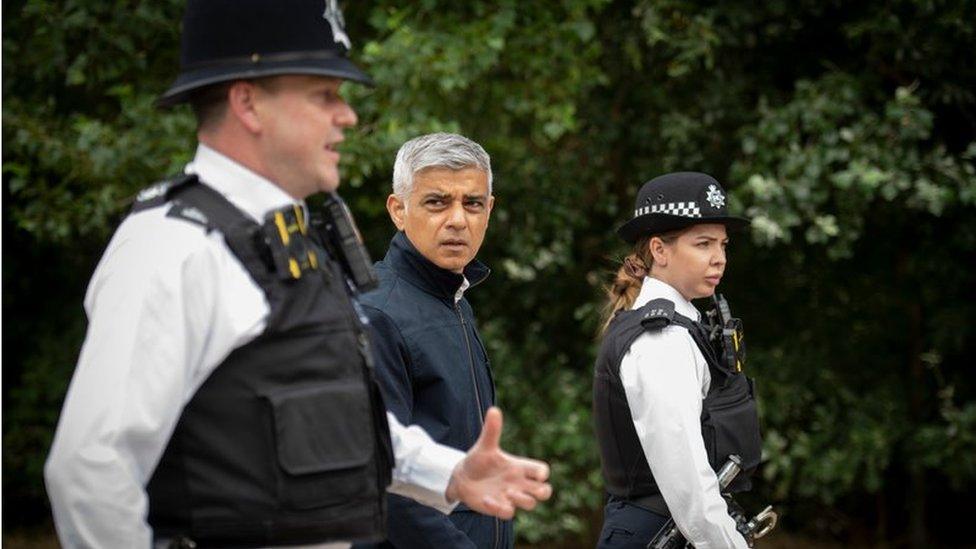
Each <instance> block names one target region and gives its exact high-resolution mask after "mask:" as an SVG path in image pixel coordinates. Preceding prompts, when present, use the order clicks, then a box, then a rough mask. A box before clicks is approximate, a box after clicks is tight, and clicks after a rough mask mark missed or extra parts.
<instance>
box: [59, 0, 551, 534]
mask: <svg viewBox="0 0 976 549" xmlns="http://www.w3.org/2000/svg"><path fill="white" fill-rule="evenodd" d="M183 25H184V29H183V30H184V34H183V47H182V56H181V65H182V67H181V73H180V75H179V77H178V78H177V80H176V82H175V83H174V84H173V86H172V87H171V88H170V89H169V90H168V91H167V92H166V93H165V94H164V95H163V96H162V97H161V99H160V104H161V105H163V106H169V105H174V104H178V103H181V102H189V103H190V104H191V105H192V107H193V109H194V112H195V114H196V116H197V120H198V133H197V136H198V141H199V146H198V148H197V151H196V155H195V157H194V159H193V161H192V162H191V163H190V164H189V165H188V166H187V168H186V173H185V175H183V176H181V177H178V178H174V179H171V180H169V181H165V182H162V183H159V184H157V185H153V186H151V187H148V188H147V189H145V190H144V191H142V192H141V193H140V194H139V196H138V197H137V199H136V203H135V205H134V207H133V210H132V213H131V214H130V215H129V216H128V218H127V219H126V220H125V221H124V222H123V223H122V225H121V226H120V227H119V229H118V231H117V232H116V233H115V235H114V237H113V238H112V241H111V242H110V243H109V245H108V248H107V249H106V251H105V254H104V255H103V257H102V259H101V261H100V263H99V265H98V267H97V269H96V271H95V273H94V275H93V277H92V280H91V283H90V285H89V287H88V292H87V295H86V297H85V309H86V312H87V313H88V316H89V329H88V333H87V336H86V339H85V343H84V346H83V348H82V351H81V356H80V357H79V360H78V366H77V369H76V371H75V374H74V377H73V379H72V382H71V386H70V388H69V391H68V395H67V398H66V400H65V404H64V409H63V411H62V414H61V418H60V422H59V425H58V430H57V433H56V435H55V440H54V443H53V445H52V448H51V454H50V456H49V458H48V462H47V465H46V467H45V478H46V482H47V488H48V492H49V494H50V497H51V503H52V509H53V512H54V518H55V524H56V526H57V529H58V534H59V537H60V539H61V542H62V544H63V545H64V546H65V547H150V546H153V545H155V546H167V545H175V546H185V547H190V546H199V547H204V546H234V547H268V546H284V545H298V544H302V545H312V544H314V545H315V546H317V547H326V546H327V545H326V543H328V542H345V541H349V540H376V539H381V538H382V537H383V533H384V522H385V508H384V505H383V495H384V492H385V490H386V489H387V488H388V489H389V490H391V491H394V492H396V493H399V494H402V495H406V496H408V497H411V498H414V499H416V500H418V501H420V502H422V503H425V504H427V505H430V506H432V507H435V508H438V509H439V510H441V511H443V512H448V511H449V510H450V509H452V508H453V506H454V505H456V504H457V502H458V501H460V502H463V503H465V504H466V505H468V506H470V507H472V508H475V509H478V510H479V511H480V512H485V513H489V514H495V515H498V516H501V517H504V518H509V517H510V516H511V515H512V514H513V513H514V509H515V507H522V508H531V507H533V506H534V505H535V503H536V501H537V500H540V499H546V498H547V497H548V496H549V493H550V491H551V489H550V487H549V486H548V485H547V484H546V483H545V480H546V477H547V475H548V469H547V468H546V466H545V465H544V464H541V463H538V462H533V461H530V460H523V459H520V458H512V457H510V456H507V455H506V454H504V453H502V452H501V451H500V450H499V448H498V437H499V435H500V429H501V418H500V414H499V412H498V411H497V410H492V411H491V413H490V414H489V416H488V417H487V418H486V424H485V429H484V430H483V432H482V436H481V438H480V439H479V440H478V443H476V444H475V446H474V447H472V449H471V450H470V451H469V452H468V453H467V455H465V454H463V453H461V452H459V451H457V450H454V449H451V448H447V447H443V446H440V445H437V444H435V443H433V442H432V441H431V440H430V438H429V437H428V436H427V435H426V433H424V432H423V431H422V430H421V429H419V428H417V427H409V428H406V427H403V426H402V425H401V424H399V423H398V422H397V421H396V420H395V418H393V417H392V416H390V415H389V414H388V413H387V412H386V410H385V408H384V406H383V403H382V400H381V398H380V397H379V392H378V391H377V388H376V385H375V382H374V378H373V372H372V365H371V356H370V353H369V340H368V335H369V334H368V326H366V325H365V324H364V322H363V317H362V315H361V314H360V312H359V309H358V306H357V304H356V303H355V300H354V298H353V296H352V295H351V293H352V290H353V288H354V286H355V284H352V283H350V281H351V279H352V277H350V276H348V275H349V273H348V272H347V270H344V269H343V268H341V267H340V264H339V261H338V259H339V257H338V253H337V250H338V248H337V247H336V246H330V245H329V241H328V240H327V239H325V238H323V237H322V236H321V235H320V234H318V232H317V231H316V230H315V226H314V221H313V220H312V219H310V217H311V216H310V214H309V212H308V210H307V208H306V206H305V203H304V198H306V197H307V196H309V195H312V194H314V193H317V192H329V193H331V192H332V191H334V190H335V189H336V187H337V186H338V184H339V172H338V162H339V153H338V152H337V151H336V146H337V145H338V144H339V143H340V142H341V141H342V140H343V130H344V129H345V128H348V127H351V126H353V125H355V124H356V114H355V112H354V111H353V110H352V108H351V107H350V106H349V105H348V104H346V103H345V101H343V99H342V98H341V96H340V95H339V86H340V84H341V83H342V82H343V81H344V80H352V81H356V82H362V83H369V77H368V76H367V75H366V74H365V73H363V72H362V71H361V70H360V69H359V68H357V67H356V66H355V65H354V64H352V62H350V61H349V60H348V59H347V58H346V53H347V51H348V49H349V48H350V41H349V38H348V36H347V35H346V33H345V31H344V21H343V18H342V14H341V12H340V11H339V9H338V6H337V5H336V2H335V1H334V0H332V1H326V2H321V1H314V0H288V1H270V0H246V1H245V0H223V1H217V0H210V1H204V0H190V2H189V4H188V6H187V10H186V15H185V17H184V22H183ZM329 546H332V545H329Z"/></svg>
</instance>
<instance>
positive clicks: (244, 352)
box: [133, 176, 393, 547]
mask: <svg viewBox="0 0 976 549" xmlns="http://www.w3.org/2000/svg"><path fill="white" fill-rule="evenodd" d="M164 185H165V186H166V187H165V188H164V189H163V190H162V191H159V190H158V189H157V190H153V189H155V188H150V189H149V191H148V192H144V193H141V194H140V199H138V201H137V203H136V205H135V207H134V209H133V211H139V210H142V209H146V208H150V207H154V206H166V207H169V208H170V210H169V211H168V213H167V215H170V216H174V217H182V218H184V219H187V220H188V221H196V222H199V223H201V224H206V228H207V230H208V231H209V230H217V231H219V232H220V233H221V234H222V235H223V236H224V240H225V242H226V243H227V245H228V247H229V248H230V250H231V251H232V252H233V253H234V255H235V256H236V257H237V258H238V259H239V260H240V262H241V263H242V264H243V265H244V267H245V269H246V270H247V272H248V273H249V274H250V276H251V277H252V279H253V280H254V282H255V283H256V284H257V285H258V286H259V287H260V288H261V289H262V290H263V291H264V294H265V296H266V297H267V300H268V303H269V305H270V315H269V316H268V320H267V327H266V328H265V330H264V332H263V333H262V334H261V335H259V336H258V337H257V338H255V339H254V340H253V341H251V342H250V343H248V344H246V345H244V346H242V347H239V348H237V349H234V350H233V351H232V352H231V354H230V355H229V356H228V357H227V358H226V359H225V360H224V361H223V362H222V363H221V364H220V365H219V366H217V368H216V369H215V370H214V371H213V373H211V375H210V376H209V377H208V378H207V379H206V381H205V382H204V383H203V384H202V385H201V387H200V388H199V389H198V390H197V392H196V393H195V394H194V395H193V397H192V399H191V400H190V401H189V403H188V404H187V405H186V407H185V408H184V409H183V412H182V415H181V416H180V418H179V421H178V423H177V425H176V429H175V431H174V433H173V435H172V437H171V438H170V440H169V443H168V445H167V447H166V449H165V452H164V453H163V456H162V458H161V460H160V462H159V464H158V466H157V467H156V470H155V472H154V473H153V475H152V477H151V479H150V481H149V485H148V487H147V491H148V493H149V524H150V525H151V526H152V528H153V530H154V534H155V536H156V537H157V538H175V537H178V536H186V537H189V538H190V539H192V540H193V541H195V542H196V544H197V546H198V547H211V546H233V547H261V546H269V545H288V544H306V543H321V542H328V541H339V540H378V539H381V538H382V537H383V536H384V533H385V520H386V516H385V515H386V510H385V503H384V492H385V489H386V486H387V485H388V484H389V482H390V478H391V468H392V465H393V453H392V449H391V443H390V438H389V426H388V425H387V422H386V410H385V407H384V406H383V403H382V399H381V397H380V394H379V391H378V388H377V386H376V384H375V381H374V378H373V372H372V368H371V365H370V363H369V360H370V358H369V354H368V353H369V351H368V346H367V345H368V342H367V340H366V334H365V330H364V327H363V325H362V324H361V322H360V320H359V317H358V315H357V312H356V310H355V307H354V305H353V303H352V301H351V299H350V296H349V294H348V290H347V283H346V280H345V279H344V278H343V277H344V275H343V273H342V271H341V268H340V267H339V266H338V265H337V264H336V262H335V261H333V260H331V259H328V255H327V254H326V253H325V251H324V250H322V248H321V247H319V246H318V244H317V243H316V242H314V240H313V239H311V238H310V239H309V242H307V243H306V244H307V245H308V246H310V248H311V249H313V250H314V251H316V252H317V253H318V257H319V258H322V260H321V261H319V262H318V265H317V266H316V268H315V269H314V270H310V271H307V272H305V273H303V275H302V276H301V278H299V279H285V278H284V277H281V276H279V274H278V273H276V272H275V271H274V267H273V262H272V260H271V258H270V251H269V249H267V244H266V242H265V241H264V240H263V239H262V238H261V237H260V236H259V234H260V231H259V225H258V224H257V223H255V222H254V221H253V220H252V219H251V218H249V217H247V216H246V215H245V214H244V213H243V212H241V211H239V210H238V209H237V208H236V207H234V206H233V205H232V204H231V203H230V202H228V201H227V200H226V199H224V198H223V197H222V196H221V195H220V194H219V193H217V192H216V191H214V190H212V189H210V188H209V187H207V186H205V185H203V184H200V183H198V182H196V178H195V177H192V176H190V177H186V178H182V179H180V180H175V181H172V182H166V183H165V184H164ZM201 213H202V214H203V216H201V215H200V214H201ZM208 283H209V282H208ZM218 283H219V281H218Z"/></svg>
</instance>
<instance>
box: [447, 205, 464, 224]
mask: <svg viewBox="0 0 976 549" xmlns="http://www.w3.org/2000/svg"><path fill="white" fill-rule="evenodd" d="M447 226H448V227H450V228H452V229H463V228H465V227H467V226H468V217H467V216H466V215H465V214H464V205H463V204H461V202H460V201H456V202H454V203H453V204H452V205H451V209H450V210H448V217H447Z"/></svg>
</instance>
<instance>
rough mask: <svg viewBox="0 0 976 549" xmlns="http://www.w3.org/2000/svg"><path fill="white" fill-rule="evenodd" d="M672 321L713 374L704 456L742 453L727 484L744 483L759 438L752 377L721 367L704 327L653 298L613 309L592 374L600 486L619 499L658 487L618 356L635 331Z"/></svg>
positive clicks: (715, 463) (734, 488)
mask: <svg viewBox="0 0 976 549" xmlns="http://www.w3.org/2000/svg"><path fill="white" fill-rule="evenodd" d="M671 324H675V325H678V326H681V327H682V328H685V329H687V330H688V331H689V333H690V334H691V336H692V339H693V340H694V341H695V343H696V345H697V346H698V348H699V349H700V350H701V352H702V355H703V356H704V357H705V360H706V362H708V367H709V372H710V373H711V376H712V381H711V385H710V388H709V393H708V395H707V396H706V398H705V400H704V401H703V402H702V437H703V439H704V443H705V449H706V451H707V452H708V461H709V464H710V465H711V466H712V468H713V469H715V470H716V471H717V470H718V469H720V468H721V466H722V465H723V464H724V463H725V461H726V459H728V456H729V455H730V454H737V455H739V456H740V458H742V461H743V471H742V472H741V473H740V474H739V475H738V477H737V478H736V480H735V481H734V482H733V484H732V485H731V486H730V487H729V488H728V489H727V490H726V491H731V492H740V491H745V490H748V489H749V488H750V487H751V482H750V480H749V476H750V475H751V474H752V472H753V471H754V470H755V468H756V466H758V465H759V458H760V454H761V444H762V441H761V438H760V434H759V417H758V414H757V410H756V402H755V398H754V395H753V385H752V381H751V380H749V379H747V378H746V376H745V375H743V374H741V373H735V372H733V371H731V370H729V369H728V368H725V367H723V366H722V365H721V364H720V363H719V361H718V358H717V354H716V353H715V350H714V349H713V348H712V346H711V344H710V343H709V340H708V334H707V331H706V330H705V328H704V327H703V326H702V325H701V324H699V323H697V322H695V321H692V320H691V319H689V318H687V317H684V316H682V315H680V314H679V313H676V312H675V311H674V304H673V303H672V302H670V301H668V300H663V299H659V300H653V301H651V302H649V303H647V304H646V305H644V306H643V307H641V308H639V309H634V310H629V311H621V312H620V313H618V314H617V315H616V316H615V317H614V318H613V320H612V321H611V322H610V325H609V326H608V327H607V331H606V333H605V334H604V336H603V341H602V343H601V346H600V352H599V354H598V356H597V361H596V366H595V368H594V379H593V416H594V420H595V424H596V433H597V439H598V442H599V446H600V458H601V464H602V469H603V478H604V482H605V483H606V490H607V492H608V493H610V494H611V495H614V496H616V497H618V498H621V499H637V498H643V497H646V496H654V495H657V494H660V489H658V487H657V483H656V482H655V481H654V476H653V474H651V468H650V466H649V465H648V463H647V458H646V457H645V455H644V449H643V448H642V447H641V444H640V439H639V438H638V436H637V431H636V430H635V429H634V423H633V416H632V415H631V412H630V405H629V404H628V403H627V395H626V393H625V392H624V387H623V383H622V382H621V381H620V363H621V362H622V361H623V358H624V355H625V354H627V351H628V350H630V346H631V345H632V344H633V343H634V341H636V340H637V338H638V337H640V336H641V334H643V333H645V332H648V331H658V330H661V329H663V328H664V327H665V326H668V325H671Z"/></svg>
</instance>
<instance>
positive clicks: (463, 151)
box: [393, 133, 491, 200]
mask: <svg viewBox="0 0 976 549" xmlns="http://www.w3.org/2000/svg"><path fill="white" fill-rule="evenodd" d="M427 168H447V169H449V170H463V169H465V168H477V169H479V170H482V171H484V172H485V173H486V174H487V175H488V195H489V196H490V195H491V157H489V156H488V153H486V152H485V149H483V148H482V147H481V145H479V144H477V143H475V142H474V141H472V140H470V139H468V138H467V137H464V136H463V135H458V134H456V133H429V134H427V135H421V136H420V137H415V138H413V139H411V140H410V141H407V142H406V143H404V144H403V146H401V147H400V150H399V151H397V156H396V162H394V164H393V194H395V195H397V196H398V197H400V199H404V200H405V199H406V198H407V197H408V196H410V193H411V192H412V191H413V176H414V174H416V173H417V172H419V171H421V170H425V169H427Z"/></svg>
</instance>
